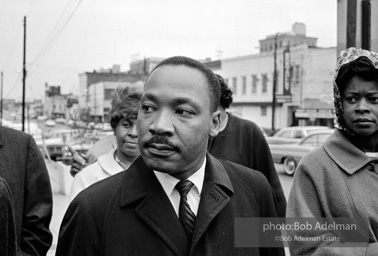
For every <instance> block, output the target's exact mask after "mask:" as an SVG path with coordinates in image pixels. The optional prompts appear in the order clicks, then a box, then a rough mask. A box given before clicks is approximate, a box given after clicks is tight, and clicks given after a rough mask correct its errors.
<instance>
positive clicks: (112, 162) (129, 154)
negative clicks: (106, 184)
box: [70, 84, 143, 201]
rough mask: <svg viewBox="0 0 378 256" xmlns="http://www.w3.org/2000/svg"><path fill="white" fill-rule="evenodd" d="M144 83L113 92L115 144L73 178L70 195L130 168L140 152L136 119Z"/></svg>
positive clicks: (111, 114) (112, 109)
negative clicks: (115, 145)
mask: <svg viewBox="0 0 378 256" xmlns="http://www.w3.org/2000/svg"><path fill="white" fill-rule="evenodd" d="M142 91H143V86H142V85H141V84H134V85H127V86H125V85H122V86H119V87H118V88H117V89H116V90H115V91H114V92H113V96H112V107H111V109H110V111H109V116H110V125H111V127H112V128H113V130H114V135H115V137H116V140H117V148H114V149H112V150H111V151H110V152H109V153H107V154H105V155H102V156H100V157H99V158H98V160H97V161H96V162H94V163H93V164H91V165H89V166H87V167H85V168H84V169H83V170H82V171H80V172H79V173H78V174H77V175H76V176H75V178H74V180H73V183H72V187H71V193H70V199H71V201H72V200H73V199H74V198H75V197H76V195H77V194H78V193H79V192H80V191H82V190H83V189H85V188H87V187H88V186H90V185H91V184H93V183H95V182H97V181H99V180H102V179H105V178H107V177H109V176H111V175H114V174H116V173H119V172H121V171H123V170H126V169H127V168H129V166H130V165H131V163H132V162H133V161H134V160H135V159H136V158H137V157H138V156H139V154H140V152H139V147H138V135H137V131H136V122H137V120H136V119H137V116H138V108H139V102H140V98H141V96H142Z"/></svg>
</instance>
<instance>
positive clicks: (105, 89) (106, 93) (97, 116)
mask: <svg viewBox="0 0 378 256" xmlns="http://www.w3.org/2000/svg"><path fill="white" fill-rule="evenodd" d="M136 83H140V84H142V83H143V81H141V80H140V81H137V82H136ZM130 84H132V83H129V82H98V83H94V84H91V85H90V87H89V94H88V107H89V109H90V111H89V115H90V118H91V120H92V121H93V122H96V123H98V122H106V123H107V122H109V121H110V117H109V115H108V113H109V110H110V108H111V99H112V93H113V91H114V90H115V89H116V88H117V87H118V86H120V85H130Z"/></svg>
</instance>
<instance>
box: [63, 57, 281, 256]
mask: <svg viewBox="0 0 378 256" xmlns="http://www.w3.org/2000/svg"><path fill="white" fill-rule="evenodd" d="M219 95H220V88H219V82H218V79H217V77H216V76H215V75H214V73H213V72H212V71H210V70H209V69H208V68H206V67H205V66H204V65H203V64H201V63H200V62H198V61H196V60H193V59H190V58H187V57H172V58H169V59H166V60H164V61H162V62H161V63H160V64H159V65H157V66H156V68H155V69H154V70H153V71H152V72H151V73H150V74H149V76H148V78H147V80H146V82H145V86H144V92H143V95H142V99H141V105H140V109H139V113H138V144H139V148H140V152H141V156H140V157H139V158H137V159H136V160H135V161H134V163H133V164H132V165H131V166H130V167H129V169H127V170H126V171H124V172H121V173H119V174H116V175H114V176H112V177H109V178H108V179H105V180H103V181H100V182H98V183H96V184H93V185H92V186H91V187H89V188H87V189H86V190H84V191H82V192H81V193H80V194H79V195H78V196H77V197H76V198H75V199H74V200H73V201H72V203H71V205H70V206H69V208H68V210H67V212H66V215H65V217H64V219H63V222H62V226H61V229H60V234H59V240H58V246H57V254H56V255H57V256H63V255H64V256H69V255H112V256H117V255H141V256H142V255H154V256H156V255H161V256H163V255H164V256H170V255H180V256H181V255H217V256H222V255H224V256H226V255H227V256H229V255H248V256H251V255H252V256H253V255H284V251H283V248H238V247H235V245H234V221H235V218H237V217H276V216H277V207H276V201H275V197H274V192H273V190H272V188H271V187H270V185H269V183H268V181H267V180H266V178H265V177H264V176H263V175H262V174H261V173H259V172H257V171H253V170H250V169H248V168H247V167H244V166H241V165H237V164H234V163H231V162H228V161H220V160H217V159H216V158H214V157H213V156H211V155H210V154H208V153H207V143H208V137H209V136H216V135H217V133H218V129H219V111H217V107H218V103H219Z"/></svg>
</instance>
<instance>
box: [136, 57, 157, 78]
mask: <svg viewBox="0 0 378 256" xmlns="http://www.w3.org/2000/svg"><path fill="white" fill-rule="evenodd" d="M162 60H164V58H154V57H150V58H144V59H140V60H134V61H132V62H131V63H130V73H132V74H141V75H146V76H147V75H148V74H149V73H150V72H151V71H152V70H153V69H154V68H155V67H156V65H157V64H159V63H160V62H161V61H162Z"/></svg>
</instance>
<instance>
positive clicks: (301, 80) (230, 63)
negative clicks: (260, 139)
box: [205, 28, 336, 130]
mask: <svg viewBox="0 0 378 256" xmlns="http://www.w3.org/2000/svg"><path fill="white" fill-rule="evenodd" d="M304 31H305V30H304ZM271 38H272V37H271V36H268V37H267V38H266V40H260V46H261V47H262V49H261V50H260V53H259V54H253V55H247V56H241V57H235V58H227V59H222V60H219V61H213V62H208V63H205V64H206V65H207V66H208V67H209V68H211V69H212V70H213V71H214V72H215V73H217V74H219V75H221V76H222V77H223V78H224V79H225V81H226V82H227V84H228V86H229V87H230V88H231V89H232V91H233V93H234V95H233V103H232V104H231V107H230V109H229V111H230V112H233V113H234V114H236V115H238V116H240V117H242V118H245V119H248V120H251V121H253V122H255V123H257V124H258V125H259V126H260V127H263V128H268V129H273V130H277V129H279V128H282V127H287V126H291V125H310V124H311V125H328V126H331V127H332V126H333V117H334V113H333V105H332V104H331V105H330V102H332V99H333V96H332V95H333V87H332V79H333V74H334V67H335V63H336V47H331V48H318V47H316V45H315V46H314V45H313V44H314V43H315V44H316V40H315V39H314V38H308V41H306V40H304V39H303V38H306V36H305V35H303V28H302V34H300V35H298V37H295V33H294V32H293V31H292V32H290V33H279V34H277V36H274V37H273V42H274V44H273V45H274V48H273V49H271V47H270V45H271V44H270V40H271ZM301 38H302V39H303V41H300V39H301ZM290 40H292V41H290ZM279 41H282V46H281V47H280V46H279V45H280V44H279V43H278V42H279ZM267 45H268V46H267ZM275 73H276V76H274V74H275ZM275 77H276V79H274V78H275ZM274 84H275V87H276V89H275V94H274V96H275V99H274V98H273V88H274ZM315 101H316V102H319V104H316V103H314V102H315ZM319 106H321V107H322V108H319ZM324 106H327V107H326V108H324ZM273 109H274V119H273Z"/></svg>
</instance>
